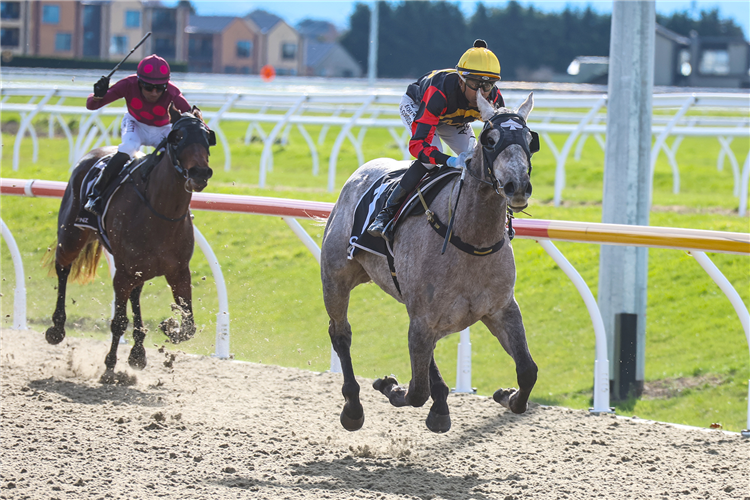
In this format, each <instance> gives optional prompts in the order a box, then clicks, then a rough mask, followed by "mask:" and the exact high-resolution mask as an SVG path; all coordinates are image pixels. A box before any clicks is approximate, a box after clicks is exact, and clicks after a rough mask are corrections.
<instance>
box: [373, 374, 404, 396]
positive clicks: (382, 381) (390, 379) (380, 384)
mask: <svg viewBox="0 0 750 500" xmlns="http://www.w3.org/2000/svg"><path fill="white" fill-rule="evenodd" d="M393 385H398V381H397V380H396V377H394V376H393V375H391V376H386V377H383V378H379V379H376V380H375V382H373V383H372V388H373V389H375V390H376V391H380V392H382V393H383V394H385V391H386V390H388V387H389V386H393Z"/></svg>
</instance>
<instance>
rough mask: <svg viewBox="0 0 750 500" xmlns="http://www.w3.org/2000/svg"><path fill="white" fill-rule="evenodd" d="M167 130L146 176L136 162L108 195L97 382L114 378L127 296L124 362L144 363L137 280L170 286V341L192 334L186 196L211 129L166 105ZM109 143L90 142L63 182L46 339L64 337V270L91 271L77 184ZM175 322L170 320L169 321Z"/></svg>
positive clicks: (96, 241)
mask: <svg viewBox="0 0 750 500" xmlns="http://www.w3.org/2000/svg"><path fill="white" fill-rule="evenodd" d="M169 114H170V118H171V122H172V130H171V131H170V133H169V136H168V137H167V140H166V145H165V149H166V152H165V153H164V154H163V155H162V157H161V161H159V162H158V163H157V164H156V166H154V167H153V170H151V172H150V174H149V175H148V176H147V177H146V178H145V179H144V178H143V176H142V174H141V171H140V169H139V170H136V171H135V172H134V174H133V175H131V176H130V178H129V180H128V181H127V182H125V183H124V184H122V185H121V186H120V188H119V189H118V190H117V191H116V192H115V194H114V195H113V197H112V199H111V200H110V202H109V206H108V209H107V212H106V214H105V215H104V221H103V222H104V228H105V232H106V236H107V238H108V240H109V243H110V245H111V248H112V257H113V259H114V263H115V268H116V271H115V276H114V280H113V281H114V283H113V285H114V290H115V314H114V318H113V319H112V324H111V331H112V346H111V348H110V350H109V353H108V354H107V357H106V358H105V360H104V364H105V365H106V372H105V373H104V375H103V376H102V379H101V380H102V382H104V383H111V382H113V381H114V369H115V364H116V363H117V346H118V344H119V342H120V337H121V336H122V334H123V333H124V332H125V329H126V328H127V326H128V318H127V310H126V309H127V302H128V299H130V304H131V307H132V309H133V340H134V345H133V348H132V349H131V351H130V357H129V358H128V363H129V364H130V366H131V367H133V368H135V369H143V368H144V367H145V366H146V350H145V349H144V347H143V340H144V338H145V336H146V329H145V328H144V326H143V320H142V319H141V306H140V295H141V291H142V289H143V284H144V283H145V282H146V281H148V280H150V279H152V278H154V277H156V276H164V277H165V278H166V279H167V283H169V286H170V287H171V289H172V296H173V297H174V300H175V303H176V306H173V307H177V308H179V310H180V311H179V312H180V313H181V315H182V322H181V324H178V325H177V326H174V325H172V324H171V323H170V322H167V321H165V322H162V324H161V325H160V327H161V329H162V330H163V331H164V333H165V334H166V335H167V336H168V337H169V339H170V340H171V341H172V342H174V343H177V342H182V341H184V340H188V339H190V338H192V337H193V335H194V334H195V322H194V319H193V308H192V292H191V284H190V258H191V257H192V255H193V246H194V236H193V222H192V220H191V217H190V215H189V214H190V211H189V206H190V199H191V196H192V193H193V192H195V191H202V190H203V189H204V188H205V187H206V185H207V184H208V179H209V178H211V175H212V174H213V172H212V170H211V168H210V167H209V166H208V156H209V147H210V146H212V145H214V144H216V138H215V136H214V132H213V131H211V130H209V129H208V127H207V126H206V125H205V123H204V122H203V117H202V115H201V112H200V110H199V109H198V108H197V107H193V110H192V112H191V113H184V114H180V112H179V111H177V110H175V109H174V108H172V107H171V106H170V109H169ZM114 150H115V148H113V147H107V148H99V149H94V150H93V151H91V152H89V153H88V154H87V155H86V156H84V157H83V158H82V159H81V161H80V162H79V163H78V165H77V166H76V168H75V169H74V170H73V174H72V175H71V177H70V181H69V182H68V186H67V188H66V189H65V194H64V195H63V199H62V203H61V205H60V212H59V214H58V225H57V227H58V229H57V242H56V250H55V262H54V266H55V271H56V272H57V281H58V286H57V305H56V307H55V312H54V314H53V315H52V321H53V323H54V326H52V327H50V328H48V329H47V331H46V333H45V336H46V339H47V342H49V343H50V344H58V343H60V342H62V340H63V339H64V338H65V319H66V315H65V287H66V284H67V281H68V276H69V275H70V274H71V271H72V272H73V277H74V278H76V277H78V278H81V281H86V279H87V278H88V279H92V278H93V276H94V275H96V267H97V263H98V261H99V258H100V256H101V244H102V243H101V235H100V234H99V233H97V232H96V231H93V230H91V229H82V228H79V227H76V226H75V225H74V223H75V221H76V216H77V215H78V213H79V209H80V207H81V201H82V200H81V196H80V191H81V184H82V182H83V180H84V177H85V176H86V174H87V173H88V171H89V169H91V167H92V166H93V165H94V164H95V163H96V162H97V161H98V160H99V159H100V158H102V157H104V156H106V155H109V154H112V153H114V152H115V151H114ZM175 323H176V322H175Z"/></svg>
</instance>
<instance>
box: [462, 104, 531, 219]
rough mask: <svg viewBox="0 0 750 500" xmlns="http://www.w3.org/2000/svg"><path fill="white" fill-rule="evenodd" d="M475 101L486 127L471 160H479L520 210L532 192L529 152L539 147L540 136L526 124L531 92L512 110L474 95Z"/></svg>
mask: <svg viewBox="0 0 750 500" xmlns="http://www.w3.org/2000/svg"><path fill="white" fill-rule="evenodd" d="M477 104H478V107H479V112H480V114H481V116H482V120H483V121H484V123H485V127H484V129H483V130H482V133H481V134H480V136H479V141H478V143H477V146H476V148H475V150H474V153H473V159H472V162H476V161H481V162H482V167H481V168H482V171H483V173H484V174H485V175H487V176H489V177H490V178H492V177H494V179H491V180H492V182H493V184H494V185H495V189H496V191H497V192H498V193H500V194H501V195H502V196H504V197H505V198H506V200H507V202H508V206H509V207H510V208H511V209H513V210H523V209H524V208H526V207H527V206H528V204H529V196H531V179H530V175H531V155H532V154H534V153H535V152H536V151H538V150H539V138H538V135H537V134H536V133H535V132H532V131H531V130H529V128H528V127H527V126H526V119H527V118H528V116H529V113H530V112H531V110H532V108H533V107H534V93H533V92H532V93H529V95H528V97H527V98H526V100H525V101H524V102H523V104H521V106H519V108H518V109H517V110H515V111H513V110H511V109H508V108H495V107H494V106H493V105H492V104H490V103H489V102H488V101H487V100H485V99H484V98H483V96H482V95H481V93H479V94H478V95H477Z"/></svg>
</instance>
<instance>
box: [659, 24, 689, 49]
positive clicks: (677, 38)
mask: <svg viewBox="0 0 750 500" xmlns="http://www.w3.org/2000/svg"><path fill="white" fill-rule="evenodd" d="M656 33H657V34H659V35H661V36H663V37H664V38H666V39H668V40H672V41H673V42H675V43H678V44H680V45H690V39H689V38H688V37H685V36H682V35H680V34H679V33H675V32H674V31H672V30H670V29H667V28H665V27H664V26H662V25H661V24H657V25H656Z"/></svg>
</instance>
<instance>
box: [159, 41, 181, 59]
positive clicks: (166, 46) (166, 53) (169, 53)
mask: <svg viewBox="0 0 750 500" xmlns="http://www.w3.org/2000/svg"><path fill="white" fill-rule="evenodd" d="M154 52H155V53H156V54H157V55H159V56H161V57H163V58H164V59H174V58H175V54H176V53H177V50H176V45H175V41H174V38H172V37H158V38H155V39H154Z"/></svg>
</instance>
